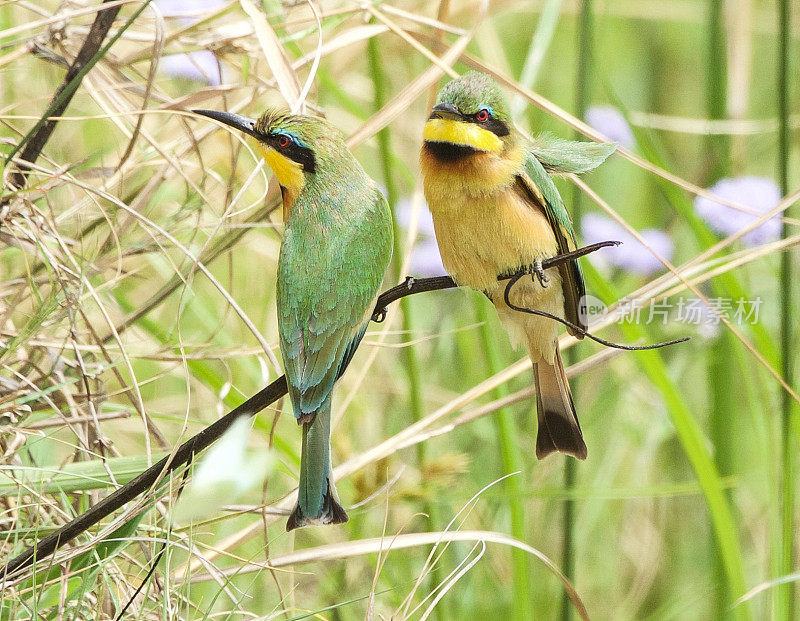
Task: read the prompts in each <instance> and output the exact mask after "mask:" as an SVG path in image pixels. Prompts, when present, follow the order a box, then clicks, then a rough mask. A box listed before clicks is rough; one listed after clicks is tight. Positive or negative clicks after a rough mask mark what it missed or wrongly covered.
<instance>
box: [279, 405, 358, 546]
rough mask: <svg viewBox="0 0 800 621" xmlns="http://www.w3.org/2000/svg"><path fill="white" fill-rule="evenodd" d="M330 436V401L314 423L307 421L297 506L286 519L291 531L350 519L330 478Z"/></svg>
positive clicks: (340, 522) (318, 411)
mask: <svg viewBox="0 0 800 621" xmlns="http://www.w3.org/2000/svg"><path fill="white" fill-rule="evenodd" d="M330 438H331V406H330V401H328V402H327V403H325V404H323V406H322V407H321V408H320V409H319V410H317V412H316V415H315V416H314V418H313V420H312V421H311V422H305V423H303V447H302V452H301V454H300V485H299V489H298V493H297V506H296V507H295V508H294V511H292V514H291V515H290V516H289V520H288V521H287V522H286V530H287V531H289V530H294V529H295V528H300V527H301V526H308V525H312V524H313V525H318V524H343V523H344V522H347V520H348V518H347V513H346V512H345V510H344V509H343V508H342V506H341V505H340V504H339V497H338V495H337V493H336V488H335V487H334V485H333V481H331V478H330V472H331V446H330Z"/></svg>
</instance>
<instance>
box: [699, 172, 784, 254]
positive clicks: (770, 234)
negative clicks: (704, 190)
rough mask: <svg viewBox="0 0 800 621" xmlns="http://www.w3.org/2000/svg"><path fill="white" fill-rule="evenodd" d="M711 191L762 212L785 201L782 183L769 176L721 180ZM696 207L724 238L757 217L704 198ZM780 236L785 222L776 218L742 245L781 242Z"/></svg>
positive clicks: (701, 215) (766, 223)
mask: <svg viewBox="0 0 800 621" xmlns="http://www.w3.org/2000/svg"><path fill="white" fill-rule="evenodd" d="M709 191H710V192H713V193H714V194H716V195H718V196H719V197H720V198H724V199H726V200H730V201H734V202H736V203H739V204H740V205H743V206H745V207H749V208H750V209H752V210H753V211H756V212H758V213H766V212H768V211H769V210H771V209H772V208H774V207H775V206H776V205H777V204H778V203H779V202H780V200H781V191H780V188H779V187H778V184H777V183H775V182H774V181H773V180H772V179H767V178H765V177H734V178H732V179H720V180H719V181H717V182H716V183H715V184H714V185H713V186H712V187H711V188H709ZM694 208H695V209H696V210H697V213H698V215H699V216H700V217H701V218H703V220H705V221H706V222H707V223H708V224H709V226H710V227H711V228H713V229H714V230H715V231H718V232H720V233H722V234H723V235H732V234H733V233H736V232H737V231H740V230H741V229H743V228H744V227H745V226H747V225H748V224H750V223H751V222H753V220H756V218H757V216H755V215H753V214H750V213H746V212H744V211H740V210H738V209H734V208H732V207H726V206H725V205H722V204H720V203H718V202H717V201H714V200H711V199H710V198H706V197H704V196H698V197H697V198H695V199H694ZM780 234H781V221H780V219H779V218H778V217H773V218H770V219H769V220H767V221H766V222H764V224H762V225H761V226H759V227H758V228H757V229H754V230H752V231H750V232H749V233H747V234H745V235H744V236H743V237H742V242H743V243H744V244H746V245H748V246H757V245H759V244H763V243H766V242H769V241H773V240H775V239H777V238H778V237H779V236H780Z"/></svg>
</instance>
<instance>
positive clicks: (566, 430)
mask: <svg viewBox="0 0 800 621" xmlns="http://www.w3.org/2000/svg"><path fill="white" fill-rule="evenodd" d="M576 422H577V420H576ZM550 453H564V454H566V455H571V456H572V457H574V458H575V459H581V460H583V459H586V455H587V454H588V451H587V449H586V443H585V442H584V441H583V434H582V433H581V429H580V427H578V426H577V425H576V426H573V425H570V424H569V422H568V421H566V420H564V417H563V416H562V415H561V414H558V413H550V412H545V414H544V424H541V423H540V424H539V430H538V433H537V434H536V458H537V459H544V458H545V457H547V456H548V455H550Z"/></svg>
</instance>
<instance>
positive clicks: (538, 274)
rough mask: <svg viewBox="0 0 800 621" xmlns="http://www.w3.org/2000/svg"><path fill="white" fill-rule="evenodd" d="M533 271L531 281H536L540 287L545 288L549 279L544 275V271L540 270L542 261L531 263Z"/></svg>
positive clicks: (537, 260)
mask: <svg viewBox="0 0 800 621" xmlns="http://www.w3.org/2000/svg"><path fill="white" fill-rule="evenodd" d="M532 269H533V271H532V273H531V280H534V279H536V280H538V281H539V284H540V285H541V286H542V287H546V286H547V283H549V282H550V278H549V277H548V276H547V275H546V274H545V273H544V269H542V260H541V259H536V260H535V261H534V262H533V268H532Z"/></svg>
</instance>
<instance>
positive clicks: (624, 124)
mask: <svg viewBox="0 0 800 621" xmlns="http://www.w3.org/2000/svg"><path fill="white" fill-rule="evenodd" d="M585 120H586V122H587V123H588V124H589V125H591V126H592V127H594V128H595V129H596V130H597V131H599V132H600V133H601V134H604V135H605V136H607V137H608V138H609V139H611V140H612V141H613V142H618V143H619V144H620V145H621V146H623V147H625V148H626V149H631V148H633V146H634V144H636V139H635V138H634V137H633V131H631V127H630V125H628V121H626V120H625V117H624V116H623V115H622V112H620V111H619V110H617V109H616V108H615V107H614V106H591V107H590V108H589V109H588V110H587V111H586V118H585Z"/></svg>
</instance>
